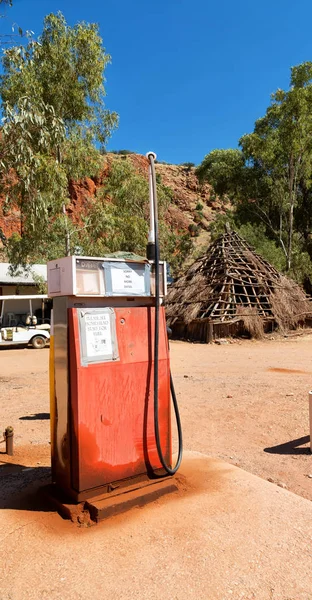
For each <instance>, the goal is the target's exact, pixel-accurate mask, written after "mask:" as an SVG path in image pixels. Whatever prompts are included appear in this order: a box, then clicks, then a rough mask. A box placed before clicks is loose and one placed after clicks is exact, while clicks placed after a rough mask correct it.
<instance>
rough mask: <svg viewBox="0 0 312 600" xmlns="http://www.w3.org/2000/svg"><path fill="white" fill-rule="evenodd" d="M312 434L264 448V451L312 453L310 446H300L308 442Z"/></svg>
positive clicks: (271, 452) (272, 452)
mask: <svg viewBox="0 0 312 600" xmlns="http://www.w3.org/2000/svg"><path fill="white" fill-rule="evenodd" d="M309 441H310V436H309V435H305V436H304V437H301V438H298V439H297V440H291V441H290V442H285V443H284V444H278V445H277V446H271V447H270V448H264V452H268V453H269V454H311V452H310V448H300V446H303V444H308V443H309Z"/></svg>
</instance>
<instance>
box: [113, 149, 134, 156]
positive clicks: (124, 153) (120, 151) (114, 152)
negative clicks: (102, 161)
mask: <svg viewBox="0 0 312 600" xmlns="http://www.w3.org/2000/svg"><path fill="white" fill-rule="evenodd" d="M110 152H111V153H112V154H121V155H122V156H127V155H128V154H134V152H133V151H132V150H110Z"/></svg>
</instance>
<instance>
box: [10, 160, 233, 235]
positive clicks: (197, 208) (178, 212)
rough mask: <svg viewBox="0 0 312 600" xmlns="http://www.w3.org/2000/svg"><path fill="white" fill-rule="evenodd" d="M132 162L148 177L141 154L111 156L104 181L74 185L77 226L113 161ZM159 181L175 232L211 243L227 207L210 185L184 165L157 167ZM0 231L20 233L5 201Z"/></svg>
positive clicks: (70, 211) (14, 214) (71, 210)
mask: <svg viewBox="0 0 312 600" xmlns="http://www.w3.org/2000/svg"><path fill="white" fill-rule="evenodd" d="M116 160H118V161H130V162H131V164H132V165H133V166H134V168H135V170H136V171H137V172H138V173H141V174H142V175H144V176H145V177H146V178H147V176H148V161H147V159H146V158H145V157H144V156H142V155H140V154H127V155H121V154H120V155H119V154H113V153H108V154H106V155H105V156H104V157H103V161H104V165H103V172H102V175H101V177H98V178H92V179H90V178H85V179H83V180H80V181H76V182H74V181H73V182H71V184H70V190H69V192H70V198H71V202H70V205H69V206H68V209H67V210H68V214H70V215H71V218H72V219H73V221H74V222H79V219H80V215H81V214H84V213H86V212H87V211H88V205H89V203H90V202H91V201H94V199H95V198H96V195H97V191H98V189H99V188H100V187H101V186H102V185H103V182H104V180H105V177H107V174H108V172H109V168H110V165H111V163H112V161H116ZM156 172H157V176H158V180H159V181H161V183H162V184H163V185H165V186H167V187H169V188H170V189H171V190H172V203H171V205H170V207H169V210H168V214H167V220H168V222H169V223H170V224H171V225H172V226H173V227H174V229H176V230H177V231H178V230H181V231H183V232H187V231H189V232H190V233H191V235H192V236H193V237H194V242H195V245H196V246H198V245H200V246H201V245H203V244H206V243H208V241H209V233H208V226H209V223H210V221H212V220H213V219H214V218H215V215H216V213H218V212H223V211H224V209H225V207H224V204H222V203H221V202H220V201H219V200H218V199H216V198H215V197H214V196H213V194H212V192H211V188H210V186H209V185H208V184H206V185H204V186H202V187H201V186H200V185H199V183H198V179H197V177H196V175H195V168H194V167H190V166H183V165H170V164H163V163H157V164H156ZM0 228H1V229H2V231H3V233H4V235H5V236H6V237H9V236H11V235H12V233H13V232H14V231H16V232H19V231H20V219H19V213H18V211H17V210H11V211H9V212H7V211H6V207H5V202H4V200H2V202H1V199H0Z"/></svg>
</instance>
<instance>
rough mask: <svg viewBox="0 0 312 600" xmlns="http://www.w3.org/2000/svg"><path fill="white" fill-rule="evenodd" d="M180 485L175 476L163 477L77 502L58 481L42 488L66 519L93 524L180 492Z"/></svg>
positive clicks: (80, 523) (42, 491)
mask: <svg viewBox="0 0 312 600" xmlns="http://www.w3.org/2000/svg"><path fill="white" fill-rule="evenodd" d="M177 490H178V487H177V485H176V483H175V481H174V479H173V478H172V477H166V478H165V479H162V480H161V481H159V480H158V481H157V480H155V479H154V480H150V481H149V482H148V483H147V482H146V481H145V482H140V483H134V484H133V485H129V486H128V487H126V488H125V487H123V488H117V489H115V490H113V491H111V492H108V493H105V494H101V495H98V496H94V497H93V498H88V500H85V501H83V502H80V503H78V504H74V503H73V501H72V499H69V497H66V496H65V494H64V492H63V491H62V490H60V489H59V488H58V487H57V486H56V485H54V484H51V485H47V486H45V487H44V488H42V489H41V490H40V491H41V493H43V494H44V495H45V496H46V497H47V498H48V500H49V501H50V502H51V503H52V504H53V505H54V506H55V508H56V510H57V512H58V513H59V514H60V515H61V516H62V517H63V518H65V519H70V520H71V521H73V522H74V523H77V524H79V525H82V526H86V527H88V526H91V525H94V524H96V523H99V522H100V521H103V520H104V519H107V518H109V517H112V516H113V515H117V514H120V513H123V512H126V511H127V510H129V509H130V508H133V507H135V506H144V505H145V504H148V503H150V502H153V501H154V500H157V499H158V498H160V497H161V496H164V495H165V494H170V493H172V492H176V491H177Z"/></svg>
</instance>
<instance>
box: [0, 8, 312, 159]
mask: <svg viewBox="0 0 312 600" xmlns="http://www.w3.org/2000/svg"><path fill="white" fill-rule="evenodd" d="M13 4H14V6H13V8H11V9H9V10H7V11H6V15H7V17H6V19H2V20H1V23H0V25H1V31H2V32H4V31H8V30H9V29H10V27H11V24H12V22H16V23H17V24H18V25H19V26H21V27H22V28H23V29H32V30H33V31H34V32H35V34H39V33H40V31H41V30H42V21H43V18H44V16H45V15H46V14H48V13H50V12H56V11H57V10H61V11H62V12H63V13H64V15H65V17H66V19H67V21H68V23H69V24H70V25H73V24H74V23H76V22H77V21H81V20H85V21H89V22H94V21H95V22H97V23H99V25H100V32H101V35H102V37H103V41H104V46H105V48H106V50H107V51H108V52H109V53H110V54H111V56H112V64H111V65H110V66H108V68H107V70H106V80H107V81H106V91H107V98H106V104H107V107H108V108H109V109H111V110H116V111H117V112H118V113H119V115H120V125H119V129H118V131H116V132H115V133H114V134H113V136H112V138H111V140H110V142H109V144H108V148H109V149H121V148H126V149H130V150H134V151H135V152H140V153H142V154H145V152H146V151H147V150H154V151H156V152H157V155H158V159H159V160H164V161H167V162H173V163H181V162H186V161H191V162H194V163H196V164H198V163H200V162H201V161H202V159H203V157H204V155H205V154H207V153H208V152H210V151H211V150H212V149H214V148H229V147H235V146H237V143H238V139H239V138H240V136H241V135H243V134H244V133H248V132H250V131H252V129H253V125H254V122H255V120H256V119H257V118H259V117H261V116H262V115H263V114H264V112H265V109H266V107H267V105H268V103H269V101H270V94H271V93H272V92H273V91H274V90H276V89H277V88H278V87H282V88H285V87H287V86H288V82H289V73H290V71H289V70H290V67H291V66H293V65H296V64H299V63H300V62H303V61H306V60H312V36H311V18H312V3H311V0H297V2H296V3H295V2H294V0H270V1H269V0H261V2H250V1H247V0H235V2H234V1H233V0H219V1H217V2H212V1H211V0H193V1H192V2H190V1H189V0H188V1H187V0H153V1H152V0H150V1H149V0H144V1H143V0H90V1H89V2H86V1H82V0H13Z"/></svg>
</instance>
